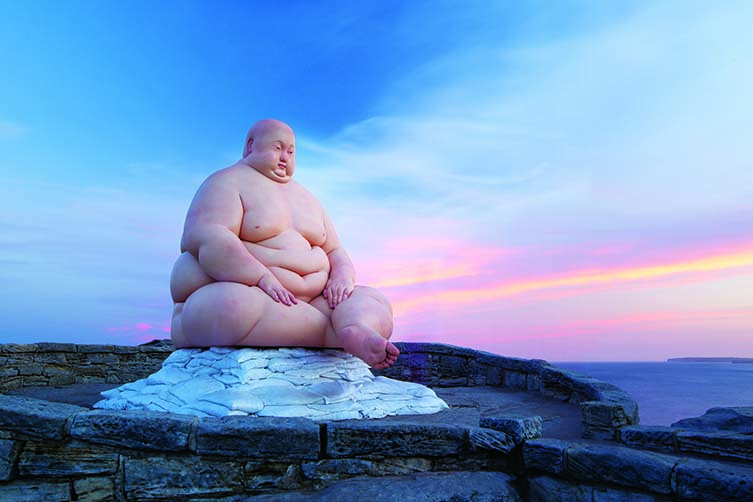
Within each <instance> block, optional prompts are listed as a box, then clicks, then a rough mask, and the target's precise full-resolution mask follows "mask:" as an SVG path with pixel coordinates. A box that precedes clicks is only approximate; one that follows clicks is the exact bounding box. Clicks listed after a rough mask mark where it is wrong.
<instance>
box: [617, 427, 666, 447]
mask: <svg viewBox="0 0 753 502" xmlns="http://www.w3.org/2000/svg"><path fill="white" fill-rule="evenodd" d="M676 434H677V430H676V429H672V428H671V427H663V426H646V425H631V426H627V427H622V428H621V429H620V442H621V443H622V444H624V445H626V446H630V447H631V448H647V449H649V450H661V451H669V452H673V451H676V449H677V445H676V443H677V438H676Z"/></svg>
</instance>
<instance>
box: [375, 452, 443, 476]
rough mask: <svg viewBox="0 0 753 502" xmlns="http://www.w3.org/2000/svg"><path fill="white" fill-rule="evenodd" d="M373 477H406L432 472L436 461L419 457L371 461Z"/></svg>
mask: <svg viewBox="0 0 753 502" xmlns="http://www.w3.org/2000/svg"><path fill="white" fill-rule="evenodd" d="M373 465H374V471H375V474H374V475H375V476H407V475H409V474H414V473H416V472H428V471H432V470H434V467H435V466H436V461H435V460H431V459H428V458H420V457H385V458H382V459H379V460H374V461H373Z"/></svg>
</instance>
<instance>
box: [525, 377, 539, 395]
mask: <svg viewBox="0 0 753 502" xmlns="http://www.w3.org/2000/svg"><path fill="white" fill-rule="evenodd" d="M526 388H527V389H528V390H530V391H535V392H540V391H541V378H540V377H539V375H537V374H535V373H529V374H528V377H527V378H526Z"/></svg>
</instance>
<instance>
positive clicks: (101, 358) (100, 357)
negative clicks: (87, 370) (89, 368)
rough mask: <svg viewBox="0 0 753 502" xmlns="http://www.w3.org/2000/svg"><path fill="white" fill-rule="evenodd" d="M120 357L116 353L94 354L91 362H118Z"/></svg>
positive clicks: (90, 358)
mask: <svg viewBox="0 0 753 502" xmlns="http://www.w3.org/2000/svg"><path fill="white" fill-rule="evenodd" d="M119 362H120V358H119V357H118V356H117V355H116V354H92V355H91V357H89V364H118V363H119Z"/></svg>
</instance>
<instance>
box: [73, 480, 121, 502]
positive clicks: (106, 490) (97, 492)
mask: <svg viewBox="0 0 753 502" xmlns="http://www.w3.org/2000/svg"><path fill="white" fill-rule="evenodd" d="M73 492H74V493H75V494H76V500H78V501H80V502H81V501H85V502H108V501H111V500H115V484H114V483H113V480H112V479H110V478H84V479H77V480H75V481H74V482H73Z"/></svg>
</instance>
